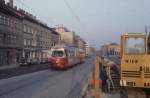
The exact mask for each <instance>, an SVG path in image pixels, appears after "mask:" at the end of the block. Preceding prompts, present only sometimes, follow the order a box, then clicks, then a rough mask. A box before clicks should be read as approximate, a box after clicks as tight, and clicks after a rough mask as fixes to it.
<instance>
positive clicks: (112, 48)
mask: <svg viewBox="0 0 150 98" xmlns="http://www.w3.org/2000/svg"><path fill="white" fill-rule="evenodd" d="M101 51H102V54H103V55H118V56H119V55H120V45H118V44H116V43H111V44H108V45H103V46H101Z"/></svg>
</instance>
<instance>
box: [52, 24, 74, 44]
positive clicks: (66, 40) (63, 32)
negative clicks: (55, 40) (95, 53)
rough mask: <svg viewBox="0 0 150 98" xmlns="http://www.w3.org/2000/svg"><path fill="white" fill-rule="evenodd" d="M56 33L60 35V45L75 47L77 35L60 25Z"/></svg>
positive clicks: (56, 28)
mask: <svg viewBox="0 0 150 98" xmlns="http://www.w3.org/2000/svg"><path fill="white" fill-rule="evenodd" d="M55 31H56V32H58V33H59V34H60V44H66V45H71V46H74V44H75V33H74V32H71V31H69V30H68V29H67V28H65V27H63V25H58V26H56V27H55Z"/></svg>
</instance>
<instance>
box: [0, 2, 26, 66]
mask: <svg viewBox="0 0 150 98" xmlns="http://www.w3.org/2000/svg"><path fill="white" fill-rule="evenodd" d="M22 19H23V17H22V16H21V15H20V14H19V12H18V11H17V10H16V9H12V8H11V7H10V5H9V4H7V5H6V4H5V1H3V0H1V1H0V66H3V65H11V64H17V63H18V62H19V60H20V58H21V52H22V49H23V40H22V39H23V36H22Z"/></svg>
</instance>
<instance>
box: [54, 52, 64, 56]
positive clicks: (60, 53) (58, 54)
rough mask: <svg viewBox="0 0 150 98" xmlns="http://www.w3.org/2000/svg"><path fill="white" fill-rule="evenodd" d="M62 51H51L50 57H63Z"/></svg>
mask: <svg viewBox="0 0 150 98" xmlns="http://www.w3.org/2000/svg"><path fill="white" fill-rule="evenodd" d="M63 55H64V53H63V51H53V52H52V57H63Z"/></svg>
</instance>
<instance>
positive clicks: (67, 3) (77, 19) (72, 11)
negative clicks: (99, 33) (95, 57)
mask: <svg viewBox="0 0 150 98" xmlns="http://www.w3.org/2000/svg"><path fill="white" fill-rule="evenodd" d="M64 3H65V5H66V6H67V7H68V9H69V10H70V12H71V13H72V15H73V16H74V18H75V19H76V21H77V22H78V24H79V25H80V28H81V29H82V30H83V31H84V32H85V33H86V34H87V35H88V34H89V33H88V31H87V28H86V26H85V25H84V24H83V22H81V19H80V17H79V15H77V14H76V13H75V11H74V9H73V8H72V7H71V6H70V4H69V2H68V1H67V0H64ZM92 41H93V42H95V40H92Z"/></svg>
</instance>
